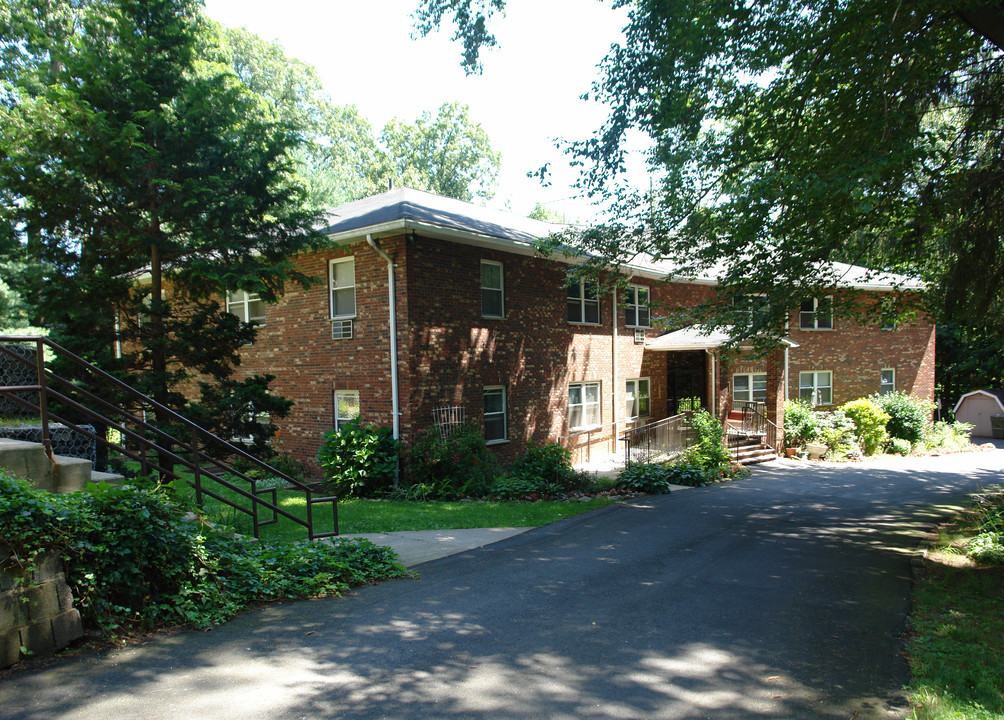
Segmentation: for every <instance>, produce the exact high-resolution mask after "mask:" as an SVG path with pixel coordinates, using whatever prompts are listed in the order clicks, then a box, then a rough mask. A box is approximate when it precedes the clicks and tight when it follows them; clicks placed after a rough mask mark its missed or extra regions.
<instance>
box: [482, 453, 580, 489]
mask: <svg viewBox="0 0 1004 720" xmlns="http://www.w3.org/2000/svg"><path fill="white" fill-rule="evenodd" d="M592 480H593V478H592V476H591V475H589V474H588V473H585V472H577V471H575V470H573V469H572V451H571V450H569V449H568V448H565V447H562V446H561V445H559V444H557V443H545V444H544V445H537V444H536V443H534V442H529V443H527V446H526V451H525V452H524V454H523V455H522V456H521V457H520V458H519V459H517V460H516V461H515V462H514V463H513V464H512V465H510V466H509V467H508V468H506V471H505V474H504V475H503V476H502V477H500V478H497V479H496V480H495V482H494V483H492V486H491V490H490V492H491V495H492V496H493V497H498V498H503V499H509V500H518V499H523V498H535V497H562V496H565V495H567V494H568V493H572V492H578V491H581V490H584V489H586V488H587V487H588V486H589V485H590V484H591V483H592Z"/></svg>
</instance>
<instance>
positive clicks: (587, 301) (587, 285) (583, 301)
mask: <svg viewBox="0 0 1004 720" xmlns="http://www.w3.org/2000/svg"><path fill="white" fill-rule="evenodd" d="M576 287H577V288H578V295H571V294H570V293H571V292H572V289H573V288H576ZM587 289H591V290H592V293H593V297H592V298H587V297H586V290H587ZM565 295H566V296H567V303H566V307H567V308H568V309H571V308H572V307H574V305H573V303H576V304H577V305H578V314H579V319H578V320H573V319H572V318H570V317H568V314H567V310H566V318H567V319H568V322H569V323H570V324H572V325H599V324H600V298H599V293H598V292H597V291H596V283H593V282H589V281H588V280H584V279H581V278H580V279H579V280H569V282H568V285H567V286H566V290H565ZM586 308H595V309H596V320H595V321H594V320H586Z"/></svg>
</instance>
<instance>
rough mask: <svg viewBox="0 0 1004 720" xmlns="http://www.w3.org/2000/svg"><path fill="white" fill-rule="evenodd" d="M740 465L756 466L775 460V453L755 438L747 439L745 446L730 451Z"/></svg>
mask: <svg viewBox="0 0 1004 720" xmlns="http://www.w3.org/2000/svg"><path fill="white" fill-rule="evenodd" d="M732 450H733V452H734V454H735V457H736V458H737V459H738V460H739V464H740V465H757V464H759V463H763V462H769V461H771V460H777V453H775V452H774V450H773V449H772V448H771V447H770V446H769V445H765V444H764V443H762V442H760V441H759V439H757V438H753V437H751V438H749V441H748V442H747V443H746V444H745V445H740V446H739V447H738V448H733V449H732Z"/></svg>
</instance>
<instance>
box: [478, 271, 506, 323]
mask: <svg viewBox="0 0 1004 720" xmlns="http://www.w3.org/2000/svg"><path fill="white" fill-rule="evenodd" d="M481 316H482V317H487V318H501V317H505V303H504V298H503V290H502V263H500V262H493V261H491V260H482V261H481Z"/></svg>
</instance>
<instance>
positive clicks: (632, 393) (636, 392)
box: [624, 377, 652, 420]
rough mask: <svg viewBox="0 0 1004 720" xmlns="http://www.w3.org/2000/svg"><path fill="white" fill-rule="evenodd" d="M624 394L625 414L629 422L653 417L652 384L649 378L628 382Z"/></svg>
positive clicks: (632, 379)
mask: <svg viewBox="0 0 1004 720" xmlns="http://www.w3.org/2000/svg"><path fill="white" fill-rule="evenodd" d="M643 390H644V392H642V391H643ZM624 392H625V398H624V412H625V413H626V415H627V418H628V419H629V420H635V419H637V418H647V417H651V416H652V383H651V381H650V379H649V378H647V377H644V378H631V379H630V380H627V381H626V382H625V387H624Z"/></svg>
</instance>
